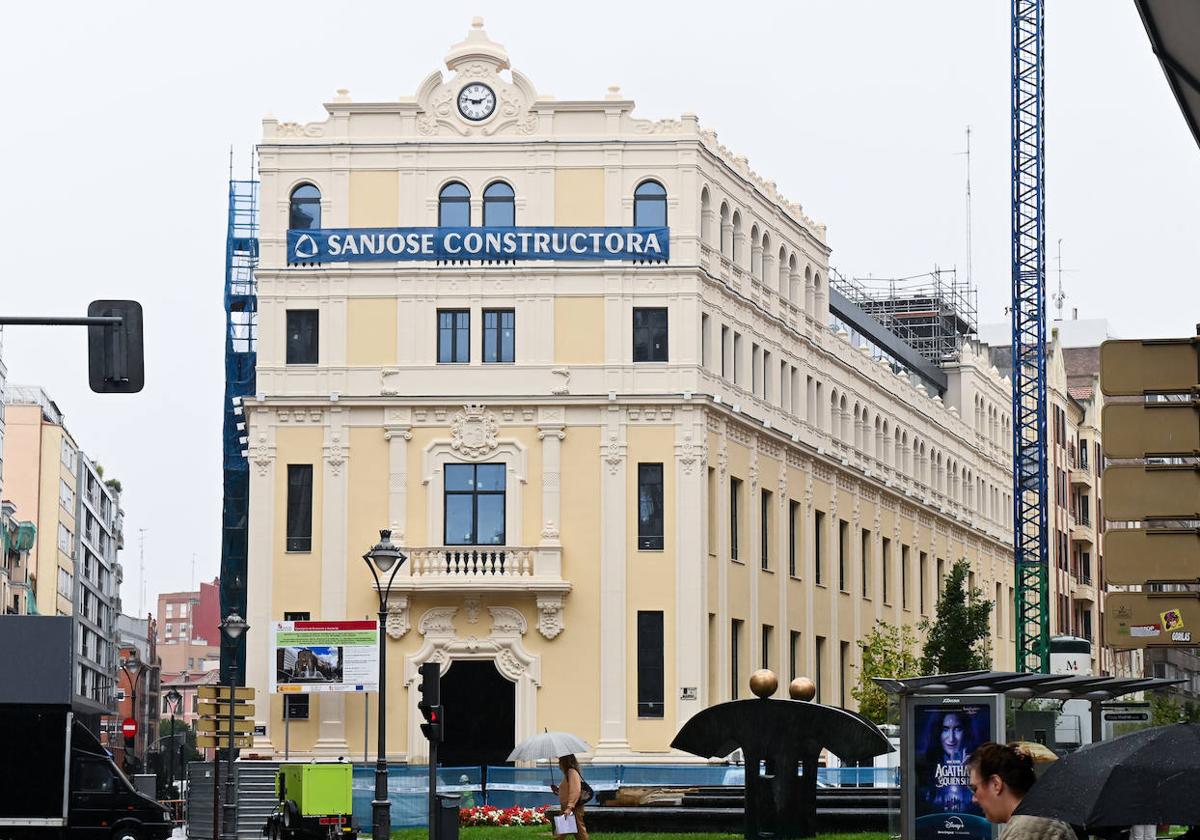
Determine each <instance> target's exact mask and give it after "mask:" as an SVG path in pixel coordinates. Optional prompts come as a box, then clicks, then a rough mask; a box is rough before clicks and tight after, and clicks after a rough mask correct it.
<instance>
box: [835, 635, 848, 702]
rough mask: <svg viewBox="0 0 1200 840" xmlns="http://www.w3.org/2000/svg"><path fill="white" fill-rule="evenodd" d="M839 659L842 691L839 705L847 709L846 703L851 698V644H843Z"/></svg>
mask: <svg viewBox="0 0 1200 840" xmlns="http://www.w3.org/2000/svg"><path fill="white" fill-rule="evenodd" d="M840 654H841V655H840V656H839V658H838V665H839V668H838V671H839V673H838V687H839V689H840V696H841V701H840V703H839V705H840V706H841V707H842V708H843V709H844V708H846V701H847V700H848V699H849V698H850V688H849V683H850V643H849V642H842V643H841V651H840Z"/></svg>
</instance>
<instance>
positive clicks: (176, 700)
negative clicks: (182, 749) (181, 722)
mask: <svg viewBox="0 0 1200 840" xmlns="http://www.w3.org/2000/svg"><path fill="white" fill-rule="evenodd" d="M165 697H166V700H167V709H168V710H170V712H171V746H170V747H168V750H169V756H168V762H167V768H168V769H167V789H168V790H169V789H170V788H172V787H174V786H175V734H176V733H175V715H177V714H178V713H179V711H180V709H181V707H182V705H183V695H182V694H180V693H179V690H178V689H177V688H175V686H171V688H170V689H169V690H168V691H167V693H166V695H165Z"/></svg>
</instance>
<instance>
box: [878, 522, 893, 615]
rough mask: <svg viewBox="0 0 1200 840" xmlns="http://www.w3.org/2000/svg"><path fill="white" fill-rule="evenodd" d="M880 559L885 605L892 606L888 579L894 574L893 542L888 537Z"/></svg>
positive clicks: (885, 538)
mask: <svg viewBox="0 0 1200 840" xmlns="http://www.w3.org/2000/svg"><path fill="white" fill-rule="evenodd" d="M881 555H882V556H880V558H879V577H880V580H881V582H882V584H883V603H885V604H890V603H891V602H892V599H891V593H890V592H888V583H889V581H888V578H889V576H890V575H891V573H892V568H891V567H892V541H891V540H889V539H888V538H887V537H884V538H883V548H882V552H881Z"/></svg>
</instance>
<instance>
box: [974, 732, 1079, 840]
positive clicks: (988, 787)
mask: <svg viewBox="0 0 1200 840" xmlns="http://www.w3.org/2000/svg"><path fill="white" fill-rule="evenodd" d="M967 769H968V771H969V772H970V777H971V781H970V787H971V792H972V795H973V798H974V801H975V804H977V805H978V806H979V808H980V810H982V811H983V815H984V816H985V817H987V819H988V822H992V823H1006V824H1007V825H1006V826H1005V829H1004V840H1075V838H1076V835H1075V830H1074V829H1073V828H1071V826H1070V825H1068V824H1067V823H1065V822H1063V821H1062V820H1052V819H1048V818H1046V817H1031V816H1026V815H1025V814H1015V815H1014V814H1013V811H1015V810H1016V809H1017V806H1018V805H1020V804H1021V800H1022V799H1024V798H1025V794H1026V793H1028V792H1029V789H1030V788H1031V787H1033V783H1034V782H1035V781H1036V780H1037V779H1036V777H1035V776H1034V775H1033V756H1031V755H1030V754H1029V753H1027V752H1025V751H1024V750H1020V749H1018V748H1017V747H1015V746H1013V745H1012V744H1008V745H1005V744H997V743H993V742H991V741H989V742H988V743H986V744H980V745H979V747H977V748H976V749H975V751H974V752H973V753H971V757H970V758H969V759H967Z"/></svg>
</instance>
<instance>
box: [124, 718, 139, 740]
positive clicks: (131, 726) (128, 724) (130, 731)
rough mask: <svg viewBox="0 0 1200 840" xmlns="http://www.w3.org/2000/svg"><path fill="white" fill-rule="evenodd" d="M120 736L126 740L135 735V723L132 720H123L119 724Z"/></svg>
mask: <svg viewBox="0 0 1200 840" xmlns="http://www.w3.org/2000/svg"><path fill="white" fill-rule="evenodd" d="M121 734H122V735H124V736H125V737H126V738H132V737H134V736H135V735H137V721H136V720H134V719H133V718H125V720H124V721H123V722H122V723H121Z"/></svg>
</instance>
